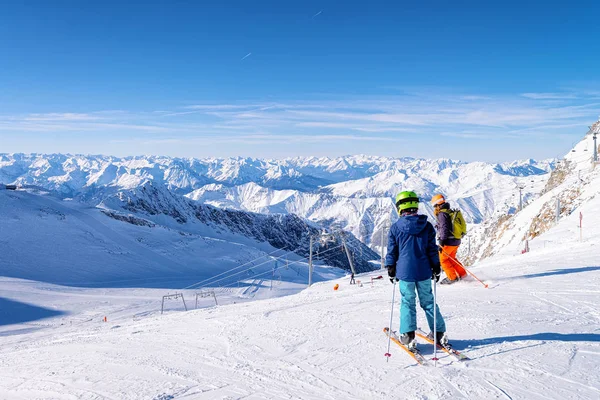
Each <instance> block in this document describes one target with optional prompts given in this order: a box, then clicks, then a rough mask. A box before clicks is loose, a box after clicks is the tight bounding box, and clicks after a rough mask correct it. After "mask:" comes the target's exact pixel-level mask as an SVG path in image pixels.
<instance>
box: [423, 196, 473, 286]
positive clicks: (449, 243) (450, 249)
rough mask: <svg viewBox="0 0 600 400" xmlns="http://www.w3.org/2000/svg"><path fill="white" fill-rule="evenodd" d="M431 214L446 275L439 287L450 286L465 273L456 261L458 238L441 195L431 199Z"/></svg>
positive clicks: (465, 274)
mask: <svg viewBox="0 0 600 400" xmlns="http://www.w3.org/2000/svg"><path fill="white" fill-rule="evenodd" d="M431 204H432V205H433V214H434V215H435V218H436V220H437V224H436V229H437V234H438V241H439V246H440V264H441V265H442V269H443V270H444V272H445V273H446V278H444V279H442V281H440V285H450V284H453V283H456V282H458V281H459V280H461V279H462V278H464V277H465V276H467V271H465V269H464V268H463V267H462V265H460V263H458V262H457V261H456V253H457V251H458V247H459V246H460V238H455V237H454V235H453V226H452V219H451V217H450V214H448V213H447V212H446V210H450V204H448V203H447V202H446V199H445V198H444V196H443V195H441V194H436V195H435V196H433V197H432V198H431Z"/></svg>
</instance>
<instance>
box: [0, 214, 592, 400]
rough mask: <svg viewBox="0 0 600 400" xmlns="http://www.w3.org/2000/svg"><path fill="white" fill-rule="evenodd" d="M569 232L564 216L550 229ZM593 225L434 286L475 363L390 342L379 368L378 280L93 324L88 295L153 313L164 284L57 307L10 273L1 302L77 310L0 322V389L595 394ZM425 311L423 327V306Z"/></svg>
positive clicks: (133, 395) (75, 393) (107, 395)
mask: <svg viewBox="0 0 600 400" xmlns="http://www.w3.org/2000/svg"><path fill="white" fill-rule="evenodd" d="M590 207H592V206H591V205H590ZM598 208H600V206H599V205H595V208H594V209H592V208H590V212H592V211H594V212H598V211H600V209H598ZM596 215H598V214H596ZM566 233H568V226H567V225H562V226H557V227H555V228H553V229H552V230H551V231H550V232H548V233H547V235H563V234H566ZM599 233H600V224H596V225H594V227H593V228H592V227H590V238H589V239H587V240H584V242H582V243H568V244H563V245H560V244H557V245H556V246H553V247H547V248H546V249H543V248H540V249H535V250H533V251H532V252H530V253H528V254H525V255H519V256H506V257H501V258H496V259H490V260H488V261H486V262H483V263H481V264H479V265H478V266H477V268H474V269H473V272H474V273H476V274H477V275H478V276H479V277H480V278H483V279H485V280H486V282H487V283H488V284H489V285H490V288H489V289H484V288H483V287H482V286H481V285H479V284H478V283H477V282H475V281H473V280H469V281H464V282H461V283H460V284H457V285H454V286H450V287H439V288H438V289H439V290H438V296H439V304H440V307H441V310H442V313H443V314H444V316H445V318H446V323H447V326H448V330H449V335H450V338H451V341H452V342H453V343H454V345H455V347H456V348H458V349H460V350H464V351H465V352H466V353H468V355H469V356H470V357H471V361H467V362H464V363H458V362H456V361H453V360H452V359H450V358H449V357H447V356H445V355H442V356H441V357H440V361H439V364H438V368H437V369H436V368H434V367H420V366H417V365H415V364H414V362H413V361H412V359H411V358H409V357H408V356H407V355H406V354H404V353H403V352H402V351H401V350H400V349H398V348H396V347H392V348H391V353H392V357H391V359H390V360H389V362H387V363H386V360H385V357H384V356H383V354H384V353H385V352H386V345H387V341H386V338H385V337H384V335H383V333H382V332H381V330H382V328H383V327H384V326H386V325H388V322H389V311H390V300H391V290H392V285H391V284H390V283H389V282H388V281H387V280H376V281H374V285H373V286H371V284H370V279H369V276H361V277H359V279H361V280H362V281H363V283H364V284H363V285H362V286H359V285H354V286H349V285H348V284H347V278H344V279H342V280H339V281H332V282H322V283H319V284H316V285H314V286H313V287H312V288H310V289H308V290H305V291H303V292H301V293H299V294H297V295H294V296H287V297H282V298H276V299H269V300H262V301H255V302H250V303H243V304H230V303H229V304H227V303H226V304H225V305H219V306H218V307H212V308H204V309H200V310H194V311H189V312H187V313H186V312H176V311H171V312H170V313H169V314H165V315H162V316H161V315H159V314H156V313H154V314H149V315H146V316H139V315H138V316H137V317H136V316H135V314H134V313H136V312H138V311H139V307H137V306H136V307H132V308H130V309H128V308H127V307H126V306H125V304H126V302H125V303H123V301H124V300H123V299H121V300H120V301H121V308H120V310H119V311H118V312H116V311H115V313H114V315H112V314H108V321H109V322H107V323H104V322H102V321H101V319H100V317H101V315H102V314H101V312H102V311H106V309H107V307H108V306H105V309H104V310H93V311H96V312H95V313H91V314H82V313H81V312H82V309H81V308H82V307H83V304H82V302H81V301H79V302H76V304H74V300H73V299H76V298H77V297H76V296H80V295H87V296H89V298H88V299H87V300H88V301H93V300H95V301H96V303H95V304H99V302H100V301H104V302H109V303H110V302H112V301H113V296H115V297H117V295H120V296H125V295H127V296H131V297H133V298H135V297H138V301H148V302H150V301H151V300H152V299H151V297H155V299H154V301H153V304H154V306H155V309H156V308H158V307H159V302H160V299H159V298H158V297H157V296H156V295H157V294H158V293H154V292H153V293H148V292H145V291H141V290H136V291H127V292H121V293H118V294H117V293H115V292H109V293H102V292H100V291H98V289H78V291H79V292H78V293H77V294H71V293H70V294H69V295H68V296H67V299H69V300H68V301H66V302H63V301H59V300H58V299H59V295H60V294H61V293H63V292H62V290H64V288H60V287H53V288H52V290H46V292H45V293H43V294H41V293H40V290H39V289H40V288H39V287H38V288H37V289H35V290H31V291H30V292H29V293H28V294H25V293H26V291H24V290H22V289H23V287H27V286H29V287H31V286H34V287H35V286H37V285H38V284H36V283H30V282H15V281H6V280H3V281H2V282H0V289H1V290H2V293H3V296H8V297H10V298H12V299H13V300H14V301H23V302H24V301H25V299H26V300H27V302H28V303H30V304H31V305H33V306H38V307H46V308H52V309H54V310H56V311H61V312H71V314H67V315H61V316H56V317H53V318H49V319H45V320H42V321H44V322H42V321H37V322H30V323H27V324H20V325H14V324H13V325H9V326H6V327H5V330H4V332H3V333H1V334H0V335H2V336H0V345H1V346H2V353H3V354H2V357H1V358H0V376H2V379H1V380H0V393H1V396H0V397H2V398H6V399H17V398H37V399H67V398H87V399H122V398H127V399H179V398H186V399H241V398H244V399H286V398H288V399H326V398H331V399H334V398H335V399H338V398H344V399H386V398H400V399H457V398H467V399H514V400H516V399H567V398H568V399H595V398H598V397H599V396H600V383H599V382H600V379H599V378H600V361H599V360H600V358H599V356H600V329H599V323H600V312H599V311H598V307H597V299H598V295H599V294H600V291H599V289H598V285H599V284H600V266H598V260H599V259H600V246H598V245H597V243H596V241H595V240H593V239H592V236H591V235H597V234H599ZM376 274H377V273H376ZM334 283H339V284H340V289H339V290H338V291H334V290H332V286H333V284H334ZM11 287H17V288H18V289H17V291H15V292H13V291H10V290H7V288H11ZM115 290H123V289H115ZM53 291H54V292H58V293H54V295H53ZM184 293H186V294H187V293H188V292H184ZM19 296H20V297H19ZM230 300H231V299H230ZM129 301H130V302H131V303H134V304H138V303H136V300H133V299H130V300H129ZM70 307H72V308H74V309H71V310H69V308H70ZM179 307H181V306H179ZM395 307H396V308H397V307H398V297H396V304H395ZM109 311H110V310H109ZM395 315H396V317H394V328H395V329H397V328H398V318H397V315H398V314H397V313H396V314H395ZM418 315H419V323H420V324H421V325H422V326H423V325H424V324H425V322H424V317H423V315H422V312H421V311H420V310H419V314H418ZM392 345H393V344H392ZM419 346H420V347H421V349H422V350H423V351H424V352H426V353H430V352H431V351H432V348H431V346H428V345H424V344H420V345H419Z"/></svg>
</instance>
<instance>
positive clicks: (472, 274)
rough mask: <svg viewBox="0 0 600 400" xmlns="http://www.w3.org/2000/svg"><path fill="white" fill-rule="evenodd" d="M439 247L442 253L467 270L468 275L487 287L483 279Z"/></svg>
mask: <svg viewBox="0 0 600 400" xmlns="http://www.w3.org/2000/svg"><path fill="white" fill-rule="evenodd" d="M440 249H441V250H442V253H444V254H445V255H446V256H448V258H450V259H451V260H452V261H454V262H455V263H457V264H458V265H460V266H461V267H463V269H464V270H465V271H467V272H468V273H469V275H471V276H472V277H473V278H475V279H476V280H477V281H478V282H479V283H481V284H482V285H483V287H484V288H486V289H487V288H488V285H487V283H483V281H482V280H481V279H479V278H478V277H476V276H475V274H474V273H472V272H471V271H469V270H468V269H467V268H466V267H465V266H464V265H463V263H461V262H460V261H458V260H457V259H456V258H454V257H452V256H451V255H450V254H448V253H446V251H445V250H444V248H443V247H440Z"/></svg>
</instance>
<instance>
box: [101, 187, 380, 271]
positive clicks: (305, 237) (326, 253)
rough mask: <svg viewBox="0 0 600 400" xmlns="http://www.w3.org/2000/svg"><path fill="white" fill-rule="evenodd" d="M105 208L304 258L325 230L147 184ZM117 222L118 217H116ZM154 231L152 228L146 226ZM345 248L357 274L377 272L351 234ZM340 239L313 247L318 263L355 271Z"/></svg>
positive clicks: (291, 218)
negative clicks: (240, 239) (196, 200)
mask: <svg viewBox="0 0 600 400" xmlns="http://www.w3.org/2000/svg"><path fill="white" fill-rule="evenodd" d="M105 204H106V205H108V207H110V208H113V209H118V208H120V209H122V210H124V211H128V212H131V213H134V214H138V215H147V216H149V217H150V219H152V217H156V216H160V215H165V216H169V217H171V218H173V219H174V220H175V221H177V222H178V223H179V224H182V225H183V224H188V223H198V222H199V223H201V224H203V225H206V226H209V227H211V228H212V229H213V230H215V231H216V232H221V233H228V232H229V233H234V234H240V235H243V236H245V237H248V238H251V239H254V240H256V241H257V242H267V243H269V244H270V245H271V246H273V247H275V248H279V249H282V250H287V251H293V252H294V253H296V254H298V255H299V256H301V257H308V256H309V247H310V237H311V236H313V237H317V238H318V237H319V236H320V234H321V232H322V228H321V227H320V226H318V225H316V224H314V223H309V222H307V221H305V220H303V219H302V218H300V217H298V216H297V215H295V214H271V215H264V214H255V213H250V212H245V211H237V210H228V209H220V208H216V207H212V206H209V205H204V204H197V203H194V202H192V201H190V200H188V199H186V198H184V197H182V196H179V195H176V194H174V193H172V192H171V191H169V190H168V189H167V188H165V187H161V186H155V185H153V184H151V183H148V184H146V185H144V186H142V187H141V188H138V189H133V190H130V191H122V192H119V193H117V194H116V195H113V196H110V198H108V199H106V200H105ZM109 216H111V217H113V218H116V219H119V220H122V221H124V222H128V223H133V224H136V225H142V224H147V223H148V221H146V220H144V219H141V218H136V217H133V216H123V215H119V214H118V213H112V215H109ZM115 216H117V217H115ZM146 226H149V225H146ZM344 235H345V240H346V244H347V246H348V249H349V250H350V253H351V257H352V259H353V262H354V267H355V270H356V271H357V272H366V271H372V270H373V269H375V268H377V266H376V265H374V264H372V263H369V261H370V260H377V259H379V255H378V254H377V253H375V252H374V251H373V250H371V249H370V248H369V247H367V246H366V245H364V244H363V243H362V242H360V241H359V240H357V239H356V238H355V237H354V236H353V235H352V234H351V233H347V232H345V233H344ZM341 244H342V239H341V237H340V236H339V235H338V236H335V238H334V241H333V242H330V243H328V244H326V245H325V244H321V243H320V242H319V241H318V240H315V243H314V247H313V257H314V260H319V261H322V262H323V263H324V264H326V265H331V266H334V267H338V268H342V269H345V270H350V264H349V261H348V258H347V256H346V253H345V251H344V249H343V247H341Z"/></svg>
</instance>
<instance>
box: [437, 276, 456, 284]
mask: <svg viewBox="0 0 600 400" xmlns="http://www.w3.org/2000/svg"><path fill="white" fill-rule="evenodd" d="M456 282H458V279H454V280H450V279H448V278H447V277H446V278H444V279H442V280H441V281H440V285H452V284H453V283H456Z"/></svg>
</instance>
